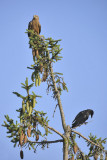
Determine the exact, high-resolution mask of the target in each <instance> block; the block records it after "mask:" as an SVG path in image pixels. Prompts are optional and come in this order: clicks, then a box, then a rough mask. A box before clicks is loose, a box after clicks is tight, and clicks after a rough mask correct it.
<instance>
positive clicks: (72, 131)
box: [71, 129, 106, 152]
mask: <svg viewBox="0 0 107 160" xmlns="http://www.w3.org/2000/svg"><path fill="white" fill-rule="evenodd" d="M71 132H74V133H76V134H78V135H79V136H80V137H82V138H83V139H85V140H86V141H88V142H90V143H92V144H93V145H95V146H97V147H99V148H100V149H101V150H102V151H103V152H106V150H104V149H103V148H102V147H101V146H100V145H99V144H97V143H94V142H93V141H91V140H90V139H88V138H86V137H84V136H83V135H82V134H81V133H79V132H77V131H74V130H72V129H71Z"/></svg>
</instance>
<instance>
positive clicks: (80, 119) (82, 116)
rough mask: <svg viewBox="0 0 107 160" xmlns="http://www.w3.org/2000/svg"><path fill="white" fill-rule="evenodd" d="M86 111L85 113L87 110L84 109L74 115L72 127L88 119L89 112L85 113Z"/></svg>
mask: <svg viewBox="0 0 107 160" xmlns="http://www.w3.org/2000/svg"><path fill="white" fill-rule="evenodd" d="M86 113H87V110H84V111H82V112H80V113H79V114H78V115H77V116H76V117H75V119H74V121H73V122H72V128H74V127H77V126H79V125H81V124H83V123H84V122H85V121H86V120H87V119H88V117H89V114H86Z"/></svg>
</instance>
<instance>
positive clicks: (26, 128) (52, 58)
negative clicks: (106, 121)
mask: <svg viewBox="0 0 107 160" xmlns="http://www.w3.org/2000/svg"><path fill="white" fill-rule="evenodd" d="M26 33H27V34H28V33H30V35H31V36H30V37H29V47H30V48H31V49H32V55H33V64H32V65H31V66H30V67H27V68H28V69H30V70H32V74H31V80H32V83H31V84H28V78H26V80H25V83H21V87H22V88H23V89H24V90H26V95H22V94H20V93H18V92H13V94H15V95H16V96H17V97H18V98H20V99H21V101H22V105H21V106H20V108H18V109H17V110H16V112H18V114H19V115H18V119H19V121H16V122H14V120H13V119H11V118H10V117H9V116H8V115H5V119H6V121H4V123H3V125H2V126H3V127H6V128H7V134H8V136H7V137H8V138H11V142H12V143H14V147H16V146H18V147H20V148H21V151H20V157H21V159H23V151H22V148H23V147H25V148H29V150H30V149H31V148H33V149H34V151H35V152H36V149H37V147H38V146H41V148H42V149H44V148H45V147H47V148H48V147H49V146H48V141H47V136H48V134H51V132H50V128H51V130H53V131H55V129H52V127H49V126H48V122H49V120H48V116H47V114H46V113H45V112H43V111H37V110H36V106H37V98H41V96H39V95H36V93H34V92H32V93H31V92H30V89H32V88H33V87H38V86H40V85H41V83H42V82H46V83H47V90H46V91H47V93H49V92H50V91H52V96H53V98H54V99H55V100H56V99H57V104H56V106H55V110H54V113H55V111H56V107H58V106H59V108H60V114H62V115H61V118H62V119H61V120H62V121H63V123H62V124H63V129H64V134H63V133H62V135H61V134H59V132H57V131H55V132H56V133H57V134H59V135H61V138H62V137H63V140H62V142H63V144H64V145H65V146H66V145H67V147H66V148H67V150H68V155H67V156H65V155H64V156H63V157H68V156H69V160H73V159H74V158H75V159H78V160H89V159H90V157H94V159H95V160H97V159H98V157H99V158H100V159H103V158H104V156H105V159H107V156H106V154H105V153H106V152H105V150H104V144H105V143H106V138H105V139H102V138H97V137H96V136H93V135H92V134H90V136H89V140H86V143H87V147H88V148H89V153H88V154H87V155H85V154H84V153H83V152H82V151H81V149H80V148H79V146H78V144H77V143H76V138H77V135H76V133H73V131H72V130H71V133H70V132H69V130H67V127H68V129H69V128H70V127H69V126H67V125H66V124H65V123H64V114H63V109H62V105H61V102H60V95H61V94H62V91H65V90H66V91H67V92H68V88H67V86H66V83H65V82H64V79H63V77H62V75H63V74H62V73H58V72H53V68H52V66H53V64H54V63H56V62H57V61H59V60H61V59H62V56H60V54H61V50H62V48H60V45H59V42H60V41H61V40H60V39H59V40H54V39H52V38H45V37H44V36H40V35H37V34H36V33H34V31H33V30H27V32H26ZM64 126H65V127H64ZM68 133H69V134H68ZM30 137H33V141H31V140H30ZM40 137H41V138H40ZM80 137H83V136H79V138H80ZM39 138H40V139H41V141H40V142H38V143H37V141H38V140H39ZM84 139H85V138H84ZM95 144H97V145H95ZM65 146H64V147H65ZM63 152H64V151H63ZM65 152H66V151H65ZM64 154H67V153H64ZM65 159H67V160H68V158H65ZM65 159H64V160H65Z"/></svg>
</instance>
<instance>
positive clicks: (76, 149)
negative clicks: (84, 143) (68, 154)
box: [73, 144, 78, 154]
mask: <svg viewBox="0 0 107 160" xmlns="http://www.w3.org/2000/svg"><path fill="white" fill-rule="evenodd" d="M73 150H74V153H75V154H76V153H77V151H78V147H77V145H76V144H74V146H73Z"/></svg>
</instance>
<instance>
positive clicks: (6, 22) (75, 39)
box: [0, 0, 107, 160]
mask: <svg viewBox="0 0 107 160" xmlns="http://www.w3.org/2000/svg"><path fill="white" fill-rule="evenodd" d="M35 14H36V15H39V19H40V23H41V26H42V31H41V34H42V35H44V36H45V37H46V38H47V37H52V38H54V39H62V42H61V43H60V44H61V47H62V48H63V50H62V56H63V60H62V61H60V62H58V63H57V64H55V65H54V71H57V72H63V74H64V80H65V82H66V83H67V86H68V89H69V92H68V93H66V92H63V94H62V96H61V100H62V105H63V109H64V112H65V119H66V123H67V124H68V125H71V123H72V121H73V119H74V118H75V116H76V114H77V113H78V112H80V111H82V110H84V109H88V108H91V109H93V110H94V112H95V114H94V116H93V118H92V119H89V121H90V122H89V124H88V125H86V126H81V127H80V128H77V131H79V132H81V133H82V134H83V135H84V136H86V137H88V135H89V133H90V132H92V133H93V134H94V135H97V136H98V137H102V138H105V137H107V1H106V0H66V1H65V0H54V1H50V0H38V1H37V0H9V1H8V0H0V23H1V24H0V44H1V45H0V55H1V56H0V89H1V92H0V110H1V114H0V125H1V124H2V123H3V121H4V120H5V119H4V115H5V114H8V115H9V116H10V117H11V118H13V119H15V120H16V119H17V116H18V114H17V113H16V109H18V108H20V107H21V99H20V98H17V97H16V96H15V95H13V94H12V92H13V91H17V92H19V93H22V94H24V95H25V92H24V91H23V89H21V86H20V83H21V82H24V81H25V79H26V77H29V82H30V83H31V78H30V76H31V70H28V69H27V68H26V67H27V66H30V65H31V64H33V60H32V53H31V49H29V45H28V37H27V34H25V31H26V29H27V27H28V23H29V21H31V20H32V17H33V15H35ZM34 91H35V92H36V94H39V95H41V96H43V98H42V99H38V105H37V109H38V110H39V109H40V110H43V111H46V112H47V114H48V117H49V119H51V121H50V123H49V124H50V126H52V127H54V128H55V129H57V130H58V131H60V132H61V133H63V130H62V124H61V121H60V117H59V116H60V115H59V109H58V108H57V110H56V114H55V117H54V118H52V115H53V111H54V108H55V104H56V103H55V102H54V101H53V100H52V97H51V93H50V94H49V96H47V95H46V84H45V83H43V84H42V85H41V87H40V88H34ZM6 136H7V134H6V129H5V128H3V127H0V137H1V140H0V159H1V160H10V159H11V160H19V159H20V154H19V153H20V149H19V148H18V147H17V148H13V144H12V143H11V142H10V139H8V138H6ZM58 138H60V137H59V136H57V135H56V134H53V135H51V136H49V138H48V140H52V139H58ZM79 145H80V148H81V149H82V150H83V151H84V152H85V153H87V149H86V144H85V143H84V141H83V140H82V139H80V140H79ZM105 146H106V149H107V145H105ZM62 155H63V154H62V144H52V145H50V148H49V149H45V150H44V151H43V150H41V149H40V148H39V149H38V150H37V153H36V154H35V153H33V150H31V151H29V150H28V149H24V157H25V158H24V159H26V160H29V159H30V160H42V159H46V160H50V159H51V160H59V159H60V160H61V159H62Z"/></svg>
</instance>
